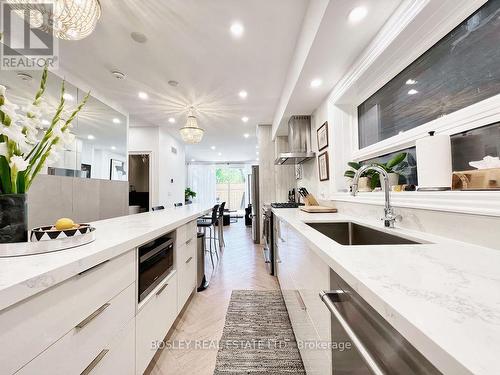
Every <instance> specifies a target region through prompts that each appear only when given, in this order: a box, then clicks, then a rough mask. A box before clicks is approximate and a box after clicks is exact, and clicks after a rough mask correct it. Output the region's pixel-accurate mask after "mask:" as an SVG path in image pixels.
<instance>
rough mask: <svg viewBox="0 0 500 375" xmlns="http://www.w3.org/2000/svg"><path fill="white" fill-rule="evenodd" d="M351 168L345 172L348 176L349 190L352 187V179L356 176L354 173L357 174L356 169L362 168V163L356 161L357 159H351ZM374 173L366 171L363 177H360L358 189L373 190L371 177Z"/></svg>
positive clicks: (349, 164) (345, 175)
mask: <svg viewBox="0 0 500 375" xmlns="http://www.w3.org/2000/svg"><path fill="white" fill-rule="evenodd" d="M347 165H348V166H349V167H351V169H348V170H346V171H345V172H344V177H346V178H347V183H348V185H349V190H350V189H351V187H352V179H353V178H354V175H355V174H356V171H357V170H358V169H359V168H361V164H359V163H357V162H355V161H350V162H349V163H347ZM372 175H373V171H367V172H364V173H363V174H362V175H361V177H360V178H359V181H358V190H359V191H372V190H373V189H372V188H371V177H372Z"/></svg>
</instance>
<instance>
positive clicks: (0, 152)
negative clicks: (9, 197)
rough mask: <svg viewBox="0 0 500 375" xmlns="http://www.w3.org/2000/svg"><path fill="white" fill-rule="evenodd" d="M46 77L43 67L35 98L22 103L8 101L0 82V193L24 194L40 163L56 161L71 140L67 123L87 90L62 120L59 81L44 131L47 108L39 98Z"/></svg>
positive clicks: (43, 89) (79, 106)
mask: <svg viewBox="0 0 500 375" xmlns="http://www.w3.org/2000/svg"><path fill="white" fill-rule="evenodd" d="M47 77H48V70H47V68H45V69H44V71H43V74H42V79H41V81H40V88H39V89H38V91H37V93H36V95H35V99H34V100H33V101H32V102H31V101H30V102H28V103H27V104H26V106H18V105H16V104H14V103H11V102H10V101H9V100H8V99H7V97H6V91H7V90H6V88H5V87H4V86H2V85H0V194H24V193H26V191H28V189H29V188H30V186H31V184H32V182H33V179H34V178H35V177H36V175H37V174H38V173H39V172H40V171H41V170H42V168H43V167H44V165H45V164H46V163H47V162H50V161H52V162H53V161H55V160H57V158H58V152H59V151H60V150H61V149H63V148H64V147H65V146H68V145H70V144H72V143H73V142H74V140H75V136H74V134H73V133H71V123H72V121H73V119H74V118H75V116H76V115H77V114H78V112H80V110H81V109H82V108H83V106H84V105H85V103H86V102H87V100H88V98H89V95H90V92H89V93H88V94H87V95H86V96H85V98H83V100H82V102H81V103H80V104H79V105H78V107H77V108H76V109H75V110H74V111H73V112H72V113H71V115H70V116H69V118H68V119H66V120H63V119H62V118H61V114H62V113H63V111H64V104H65V100H64V81H63V83H62V85H61V96H60V100H59V105H58V107H57V109H56V112H55V114H54V115H53V116H52V121H51V122H50V125H49V127H48V129H47V130H45V131H44V130H43V127H42V123H41V120H42V118H43V117H48V118H50V115H51V114H50V113H49V112H50V111H51V109H50V107H49V106H48V104H47V103H46V102H45V101H44V99H43V97H42V96H43V94H44V92H45V88H46V84H47Z"/></svg>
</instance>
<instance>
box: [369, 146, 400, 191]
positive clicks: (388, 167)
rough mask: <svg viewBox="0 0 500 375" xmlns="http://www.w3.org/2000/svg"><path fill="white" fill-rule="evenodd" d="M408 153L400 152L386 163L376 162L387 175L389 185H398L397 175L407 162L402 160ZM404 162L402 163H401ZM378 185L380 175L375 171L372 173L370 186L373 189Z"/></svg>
mask: <svg viewBox="0 0 500 375" xmlns="http://www.w3.org/2000/svg"><path fill="white" fill-rule="evenodd" d="M407 156H408V154H407V153H406V152H401V153H399V154H397V155H396V156H394V157H393V158H391V159H389V160H388V161H387V162H386V163H377V165H379V166H380V167H382V168H383V169H384V170H385V171H386V172H387V174H388V175H389V187H392V186H395V185H399V175H400V172H402V171H403V170H404V169H405V168H406V167H407V166H408V163H406V162H404V161H405V160H406V157H407ZM403 162H404V163H403ZM379 185H380V176H379V174H378V173H377V172H375V173H374V175H373V176H372V180H371V186H372V188H373V189H375V188H376V187H377V186H379Z"/></svg>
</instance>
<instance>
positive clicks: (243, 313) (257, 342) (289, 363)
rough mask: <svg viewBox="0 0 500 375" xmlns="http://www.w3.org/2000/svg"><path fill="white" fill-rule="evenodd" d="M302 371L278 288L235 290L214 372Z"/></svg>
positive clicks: (302, 367) (289, 372)
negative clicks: (268, 289)
mask: <svg viewBox="0 0 500 375" xmlns="http://www.w3.org/2000/svg"><path fill="white" fill-rule="evenodd" d="M305 373H306V372H305V370H304V365H303V364H302V359H301V358H300V353H299V350H298V348H297V342H296V341H295V336H294V334H293V330H292V325H291V323H290V318H289V317H288V312H287V310H286V306H285V302H284V301H283V296H282V295H281V291H279V290H276V291H275V290H273V291H257V290H234V291H233V293H232V295H231V300H230V302H229V307H228V310H227V315H226V322H225V324H224V330H223V332H222V338H221V342H220V345H219V351H218V353H217V362H216V365H215V372H214V375H222V374H224V375H227V374H254V375H255V374H267V375H272V374H276V375H280V374H305Z"/></svg>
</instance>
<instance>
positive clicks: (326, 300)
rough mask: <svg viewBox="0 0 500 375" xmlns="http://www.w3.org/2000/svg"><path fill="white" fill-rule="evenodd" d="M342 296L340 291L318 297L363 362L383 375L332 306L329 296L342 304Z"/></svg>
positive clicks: (342, 292)
mask: <svg viewBox="0 0 500 375" xmlns="http://www.w3.org/2000/svg"><path fill="white" fill-rule="evenodd" d="M343 295H345V292H344V291H342V290H335V291H330V292H325V291H322V292H320V293H319V297H320V298H321V300H322V301H323V302H324V304H325V305H326V307H327V308H328V310H330V312H331V313H332V315H333V316H334V317H335V319H336V320H337V321H338V322H339V323H340V325H341V326H342V328H343V329H344V331H345V332H346V334H347V336H348V337H349V339H350V340H351V342H352V344H353V345H354V346H355V347H356V349H357V350H358V352H359V354H360V355H361V357H362V358H363V361H364V362H365V363H366V365H367V366H368V367H369V368H370V370H371V371H372V372H373V373H374V374H376V375H385V372H384V371H382V369H381V368H380V367H379V365H378V364H377V362H376V361H375V360H374V359H373V357H372V356H371V354H370V352H369V351H368V350H367V349H366V347H365V345H364V344H363V343H362V342H361V340H360V339H359V338H358V336H357V335H356V334H355V333H354V331H353V330H352V328H351V326H350V325H349V323H347V322H346V320H345V319H344V318H343V317H342V314H341V313H340V311H339V310H338V309H337V307H336V306H335V305H334V304H333V302H332V299H331V298H330V296H331V297H333V299H334V301H335V302H342V296H343Z"/></svg>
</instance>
